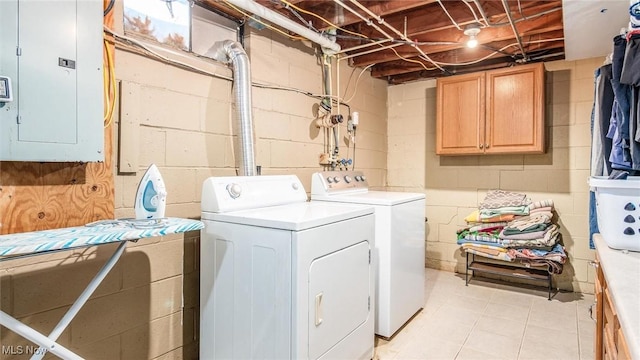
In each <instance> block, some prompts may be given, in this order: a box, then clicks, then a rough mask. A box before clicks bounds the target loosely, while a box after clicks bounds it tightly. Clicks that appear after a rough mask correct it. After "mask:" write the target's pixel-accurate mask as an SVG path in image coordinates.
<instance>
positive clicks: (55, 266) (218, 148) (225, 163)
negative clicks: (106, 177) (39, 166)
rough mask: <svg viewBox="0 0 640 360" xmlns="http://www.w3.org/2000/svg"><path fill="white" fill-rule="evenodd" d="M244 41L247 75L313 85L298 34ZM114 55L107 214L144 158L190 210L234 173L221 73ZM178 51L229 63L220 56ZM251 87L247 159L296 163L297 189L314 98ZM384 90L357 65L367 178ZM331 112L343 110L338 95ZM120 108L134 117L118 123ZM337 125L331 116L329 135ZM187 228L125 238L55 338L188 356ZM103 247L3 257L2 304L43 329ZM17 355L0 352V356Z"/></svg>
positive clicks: (174, 207) (283, 169) (195, 256)
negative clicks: (128, 166)
mask: <svg viewBox="0 0 640 360" xmlns="http://www.w3.org/2000/svg"><path fill="white" fill-rule="evenodd" d="M118 10H119V9H118ZM116 18H118V16H116ZM216 40H220V39H212V43H213V42H214V41H216ZM246 47H247V50H248V53H249V56H250V61H251V67H252V79H253V81H257V82H261V83H269V84H272V85H280V86H285V87H292V88H297V89H300V90H303V91H307V92H312V93H314V94H320V93H321V88H322V77H321V73H322V72H321V66H320V64H319V62H318V61H317V58H316V56H315V53H314V50H313V48H312V47H311V45H310V44H307V43H300V42H294V41H291V40H288V39H285V38H282V37H280V36H275V35H272V34H271V32H269V31H266V30H265V31H262V32H252V33H251V34H250V35H249V36H248V37H247V38H246ZM115 57H116V77H117V80H119V81H120V82H121V90H122V98H121V99H120V100H121V105H122V109H121V113H120V114H119V116H118V117H117V118H116V119H115V120H116V126H115V127H114V132H115V134H116V136H115V138H116V140H115V141H116V144H115V148H116V149H117V150H116V151H115V154H114V156H116V157H118V156H120V155H122V159H124V160H125V161H133V163H137V168H135V169H134V170H137V171H136V173H135V174H120V173H118V168H117V163H118V160H117V158H116V161H114V163H115V168H114V173H115V174H116V175H117V176H116V177H115V206H116V217H118V218H122V217H131V216H133V215H134V211H133V202H134V197H135V192H136V186H137V184H138V182H139V180H140V178H141V177H142V174H143V173H144V170H145V169H146V168H147V167H148V166H149V164H151V163H155V164H156V165H158V167H159V168H160V171H161V173H162V176H163V178H164V180H165V182H166V186H167V191H168V205H167V212H166V215H167V216H175V217H190V218H198V217H199V216H200V197H201V186H202V182H203V181H204V179H206V178H207V177H209V176H223V175H231V176H232V175H235V169H236V159H237V157H238V156H239V155H238V154H239V150H238V147H237V144H236V143H235V139H236V134H237V129H236V128H235V122H234V117H235V114H234V111H233V107H234V105H233V102H234V100H233V93H232V82H230V81H228V80H221V79H216V78H213V77H211V76H207V75H202V74H197V73H194V72H191V71H188V70H184V69H180V68H177V67H175V66H172V65H168V64H165V63H163V62H160V61H157V60H152V59H150V58H147V57H144V56H141V55H138V54H134V53H131V52H127V51H123V50H118V51H116V54H115ZM178 58H179V59H180V60H181V61H183V62H189V63H191V64H193V65H195V66H198V67H200V68H204V69H206V70H208V71H213V72H215V73H219V74H222V75H225V76H229V77H230V76H231V75H232V73H231V71H230V70H229V69H228V68H227V67H226V66H224V65H222V64H220V63H215V62H207V61H204V60H199V59H195V58H192V57H191V58H190V57H184V56H179V55H178ZM332 71H333V84H334V86H335V87H336V88H337V87H338V85H337V84H338V81H340V85H339V86H340V93H341V94H343V93H344V91H345V90H348V95H351V94H352V92H353V91H354V89H355V87H354V83H355V79H356V78H357V75H358V74H359V69H358V70H356V73H355V74H354V76H353V77H352V82H351V85H350V86H349V88H348V89H346V83H347V79H348V78H349V76H350V74H351V71H352V68H349V67H347V66H346V65H345V63H342V64H340V66H339V70H338V66H337V64H335V63H334V64H333V66H332ZM338 77H339V78H340V80H338ZM252 96H253V118H254V124H255V139H256V150H257V153H256V163H257V164H258V165H261V166H262V174H296V175H298V176H299V177H300V179H301V180H302V182H303V184H304V186H305V188H306V189H307V190H308V191H309V190H310V179H311V174H312V173H313V172H315V171H320V170H322V168H321V167H320V166H319V165H318V155H319V153H320V152H322V151H323V146H322V144H323V139H324V137H323V133H322V132H321V131H319V130H318V129H316V128H315V127H314V126H313V125H312V121H313V118H314V117H313V111H312V108H313V105H314V104H317V103H318V102H319V100H317V99H312V98H309V97H307V96H305V95H302V94H297V93H293V92H289V91H282V90H269V89H259V88H255V87H254V88H253V90H252ZM386 97H387V90H386V82H385V81H383V80H376V79H372V78H371V77H370V76H369V73H368V72H367V73H365V74H364V75H363V76H362V77H361V79H360V82H359V84H358V87H357V93H356V95H355V97H354V98H353V101H351V102H350V104H351V108H352V111H359V112H360V119H361V122H360V126H359V128H358V139H357V153H356V156H357V159H356V161H357V164H356V167H357V168H358V169H360V170H364V171H366V172H367V174H368V175H369V179H370V181H371V182H372V184H373V185H374V186H375V187H378V188H382V187H384V185H385V183H386V179H385V175H386V162H387V144H386V131H387V124H386V121H387V116H386V103H387V101H386ZM341 113H342V114H343V115H344V116H345V118H346V116H347V110H346V108H345V107H342V108H341ZM123 119H128V120H132V121H133V123H134V124H136V125H135V126H133V127H128V128H126V127H123V128H120V125H121V122H122V121H123ZM121 131H123V132H124V133H122V132H121ZM131 131H133V132H131ZM345 134H346V127H345V126H342V127H341V138H342V137H343V136H344V135H345ZM124 138H127V140H126V143H127V144H126V145H127V146H125V147H124V150H123V149H122V148H120V145H122V144H121V143H120V141H121V139H124ZM123 141H124V140H123ZM341 148H342V150H341V154H340V155H341V157H347V148H346V145H345V144H344V142H343V143H342V144H341ZM118 149H119V150H118ZM352 156H353V150H352V149H351V150H350V151H349V157H352ZM199 240H200V239H199V233H198V232H193V233H189V234H186V235H185V236H168V237H164V238H152V239H145V240H141V241H139V242H138V243H135V244H133V243H132V244H130V245H129V246H128V248H127V251H126V252H125V254H124V255H123V257H122V259H121V260H120V261H119V263H118V264H117V265H116V267H115V268H114V270H113V271H112V273H110V274H109V276H108V277H107V279H106V280H105V281H104V282H103V284H102V285H101V286H100V287H99V288H98V290H97V291H96V293H95V294H94V296H93V297H92V298H91V300H89V302H88V303H87V305H86V306H85V308H84V309H83V310H82V311H81V312H80V314H79V315H78V317H77V318H76V319H75V320H74V321H73V322H72V323H71V326H70V327H69V328H68V329H67V330H66V331H65V332H64V333H63V334H62V336H61V337H60V342H61V343H62V344H64V345H65V346H68V347H70V348H71V349H73V350H75V351H77V352H78V353H79V354H80V355H81V356H83V357H85V358H87V359H105V360H106V359H109V360H115V359H179V358H185V359H195V358H197V353H198V341H199V340H198V337H199V334H198V326H199V325H198V316H199V311H198V308H199V273H200V269H199V253H198V249H199ZM113 249H114V248H113V247H112V246H110V245H106V246H104V247H95V248H89V249H86V250H78V251H74V252H66V253H58V254H53V255H49V256H39V257H35V258H29V259H25V260H18V261H12V262H10V263H5V264H3V265H4V266H0V286H1V287H0V299H1V300H2V302H1V304H2V310H3V311H6V312H8V313H10V314H12V315H14V316H16V317H17V318H18V319H20V320H21V321H24V322H25V323H27V324H29V325H31V326H33V327H34V328H36V329H38V330H40V331H42V332H43V333H49V332H50V331H51V329H53V327H54V326H55V323H56V322H57V321H58V320H59V319H60V317H61V316H62V314H63V313H64V312H65V311H66V310H67V309H68V308H69V306H70V305H71V303H72V301H73V300H74V299H75V298H76V297H77V295H78V294H79V293H80V291H81V290H82V289H83V288H84V286H85V285H86V284H87V283H88V281H89V280H90V279H91V277H92V276H93V275H95V273H96V272H97V271H98V269H99V268H100V267H101V266H102V265H103V264H104V261H105V260H106V258H107V257H108V256H110V255H111V253H112V252H113ZM4 275H10V276H4ZM0 344H2V345H7V344H8V345H14V346H15V347H16V349H17V347H18V346H22V348H21V349H24V350H26V349H27V346H29V345H30V343H29V342H28V341H26V340H24V339H22V338H20V337H19V336H18V335H16V334H14V333H12V332H10V331H8V330H7V329H5V328H1V329H0ZM24 356H25V355H24V354H18V353H17V352H14V353H0V359H3V360H4V359H22V358H24ZM48 358H53V357H51V356H48Z"/></svg>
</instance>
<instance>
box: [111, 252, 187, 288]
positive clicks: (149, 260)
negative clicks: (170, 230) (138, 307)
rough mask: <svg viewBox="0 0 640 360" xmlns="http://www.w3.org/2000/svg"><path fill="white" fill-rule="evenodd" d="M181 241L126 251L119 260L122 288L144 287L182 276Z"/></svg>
mask: <svg viewBox="0 0 640 360" xmlns="http://www.w3.org/2000/svg"><path fill="white" fill-rule="evenodd" d="M183 252H184V248H183V242H182V240H173V241H163V242H160V243H157V244H150V245H147V246H138V247H135V248H132V249H128V250H127V252H126V253H125V255H124V256H123V257H122V259H120V263H121V264H122V269H123V274H122V287H123V288H124V289H128V288H132V287H139V286H145V285H147V284H149V283H151V282H154V281H158V280H162V279H168V278H171V277H174V276H178V275H181V274H182V262H183Z"/></svg>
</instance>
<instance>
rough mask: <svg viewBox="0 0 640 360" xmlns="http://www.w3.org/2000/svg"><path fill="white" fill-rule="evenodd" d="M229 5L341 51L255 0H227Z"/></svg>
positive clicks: (327, 47)
mask: <svg viewBox="0 0 640 360" xmlns="http://www.w3.org/2000/svg"><path fill="white" fill-rule="evenodd" d="M227 1H228V2H229V3H231V4H233V5H235V6H237V7H239V8H241V9H243V10H246V11H249V12H251V13H253V14H255V15H257V16H259V17H260V18H262V19H264V20H267V21H269V22H271V23H273V24H276V25H279V26H282V27H283V28H285V29H287V30H290V31H293V32H294V33H296V34H298V35H301V36H304V37H305V38H307V39H309V40H311V41H313V42H314V43H316V44H319V45H320V46H322V47H323V48H326V49H329V50H331V51H334V52H338V51H340V45H338V44H336V43H335V42H334V41H331V40H330V39H328V38H326V37H324V36H322V35H320V34H318V33H317V32H315V31H312V30H309V29H307V28H306V27H304V26H302V25H300V24H298V23H295V22H293V21H291V20H290V19H288V18H286V17H284V16H282V15H280V14H278V13H277V12H275V11H273V10H270V9H267V8H266V7H264V6H262V5H260V4H258V3H257V2H255V1H253V0H227Z"/></svg>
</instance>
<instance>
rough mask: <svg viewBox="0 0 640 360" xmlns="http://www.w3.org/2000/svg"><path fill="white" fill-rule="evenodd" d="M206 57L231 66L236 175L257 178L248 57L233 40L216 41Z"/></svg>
mask: <svg viewBox="0 0 640 360" xmlns="http://www.w3.org/2000/svg"><path fill="white" fill-rule="evenodd" d="M205 56H209V57H211V58H213V59H215V60H218V61H221V62H223V63H225V64H228V63H231V64H232V65H233V88H234V95H235V103H236V121H237V122H238V129H239V131H240V134H238V139H240V149H241V150H240V151H241V161H240V168H239V175H241V176H243V175H246V176H254V175H256V164H255V149H254V141H253V116H252V110H251V106H252V102H251V68H250V66H249V57H248V56H247V53H246V52H245V51H244V49H243V48H242V45H240V43H238V42H236V41H231V40H225V41H218V42H216V43H214V44H213V46H211V48H209V50H208V51H207V53H206V54H205Z"/></svg>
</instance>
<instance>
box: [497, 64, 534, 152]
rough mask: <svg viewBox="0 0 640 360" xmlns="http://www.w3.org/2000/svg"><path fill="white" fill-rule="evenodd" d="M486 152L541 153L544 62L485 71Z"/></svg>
mask: <svg viewBox="0 0 640 360" xmlns="http://www.w3.org/2000/svg"><path fill="white" fill-rule="evenodd" d="M486 91H487V115H486V143H485V151H486V152H487V153H542V152H544V65H543V64H542V63H537V64H532V65H524V66H518V67H515V68H509V69H500V70H494V71H489V72H487V90H486Z"/></svg>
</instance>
